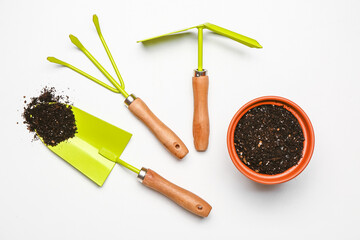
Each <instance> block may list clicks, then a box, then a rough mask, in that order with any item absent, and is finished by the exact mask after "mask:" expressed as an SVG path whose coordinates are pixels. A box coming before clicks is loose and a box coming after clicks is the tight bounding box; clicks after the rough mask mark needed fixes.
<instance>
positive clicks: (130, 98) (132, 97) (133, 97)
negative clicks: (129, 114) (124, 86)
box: [124, 93, 137, 107]
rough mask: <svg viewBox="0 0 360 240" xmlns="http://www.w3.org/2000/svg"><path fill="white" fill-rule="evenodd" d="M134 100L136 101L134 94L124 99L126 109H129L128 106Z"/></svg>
mask: <svg viewBox="0 0 360 240" xmlns="http://www.w3.org/2000/svg"><path fill="white" fill-rule="evenodd" d="M135 99H137V97H136V96H135V94H133V93H132V94H130V95H129V96H128V97H127V98H126V99H125V101H124V103H125V105H126V107H129V105H130V104H131V103H132V102H133V101H135Z"/></svg>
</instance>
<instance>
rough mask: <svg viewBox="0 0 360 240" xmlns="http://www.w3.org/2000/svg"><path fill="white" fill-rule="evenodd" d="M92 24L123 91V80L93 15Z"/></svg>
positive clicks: (97, 20)
mask: <svg viewBox="0 0 360 240" xmlns="http://www.w3.org/2000/svg"><path fill="white" fill-rule="evenodd" d="M93 22H94V25H95V28H96V31H97V33H98V35H99V38H100V40H101V43H102V45H103V46H104V48H105V51H106V54H107V55H108V57H109V59H110V62H111V64H112V66H113V68H114V70H115V72H116V75H117V76H118V78H119V81H120V85H121V87H122V88H123V89H125V83H124V81H123V79H122V77H121V75H120V72H119V69H118V68H117V66H116V63H115V61H114V58H113V57H112V54H111V52H110V49H109V47H108V46H107V44H106V42H105V39H104V37H103V35H102V33H101V29H100V24H99V18H98V17H97V16H96V14H94V15H93Z"/></svg>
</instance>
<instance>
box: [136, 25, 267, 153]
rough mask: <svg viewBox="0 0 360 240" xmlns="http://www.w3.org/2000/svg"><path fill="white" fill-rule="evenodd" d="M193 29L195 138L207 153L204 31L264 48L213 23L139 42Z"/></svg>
mask: <svg viewBox="0 0 360 240" xmlns="http://www.w3.org/2000/svg"><path fill="white" fill-rule="evenodd" d="M193 28H197V29H198V68H197V69H195V71H194V76H193V78H192V84H193V92H194V119H193V136H194V145H195V148H196V150H198V151H205V150H206V149H207V147H208V144H209V133H210V127H209V113H208V99H207V98H208V88H209V77H208V76H207V71H206V70H205V69H203V29H209V30H211V31H213V32H215V33H217V34H220V35H223V36H225V37H228V38H230V39H232V40H234V41H237V42H239V43H242V44H244V45H246V46H248V47H251V48H262V46H261V45H260V44H259V43H258V42H257V41H256V40H254V39H251V38H249V37H246V36H243V35H240V34H238V33H236V32H233V31H230V30H227V29H225V28H222V27H219V26H216V25H214V24H211V23H204V24H200V25H198V26H194V27H190V28H186V29H182V30H179V31H176V32H171V33H167V34H163V35H160V36H157V37H153V38H148V39H145V40H141V41H138V42H146V41H151V40H153V39H156V38H160V37H165V36H168V35H172V34H175V33H180V32H184V31H187V30H190V29H193Z"/></svg>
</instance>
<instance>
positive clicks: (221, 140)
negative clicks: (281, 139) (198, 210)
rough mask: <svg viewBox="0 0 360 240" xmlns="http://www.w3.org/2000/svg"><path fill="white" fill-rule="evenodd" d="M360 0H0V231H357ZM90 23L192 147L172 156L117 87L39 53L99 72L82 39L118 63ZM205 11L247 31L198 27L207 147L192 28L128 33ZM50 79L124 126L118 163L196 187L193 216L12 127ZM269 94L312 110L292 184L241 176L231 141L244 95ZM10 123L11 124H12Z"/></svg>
mask: <svg viewBox="0 0 360 240" xmlns="http://www.w3.org/2000/svg"><path fill="white" fill-rule="evenodd" d="M359 12H360V4H359V1H356V0H354V1H349V0H343V1H330V0H328V1H325V0H324V1H287V0H283V1H280V0H273V1H266V0H263V1H261V0H258V1H235V0H234V1H193V0H191V1H188V0H182V1H165V0H163V1H127V2H125V1H74V0H73V1H65V0H64V1H45V0H44V1H38V0H36V1H35V0H32V1H4V0H1V1H0V31H1V33H0V34H1V35H0V69H1V76H0V79H1V80H0V83H1V87H0V104H1V118H0V121H1V122H0V123H1V137H0V146H1V165H0V239H140V238H141V239H142V238H144V239H145V238H146V239H193V238H198V239H199V238H201V239H205V238H206V239H221V238H229V237H234V238H236V239H359V238H360V233H359V229H358V228H359V223H360V221H359V220H360V204H359V202H360V187H359V183H360V178H359V176H360V174H359V171H360V158H359V133H360V131H359V117H360V114H359V104H360V97H359V78H360V70H359V69H360V68H359V60H360V47H359V43H360V26H359V24H360V15H359ZM94 13H96V14H97V15H98V16H99V19H100V25H101V26H102V32H103V34H104V37H105V39H106V40H107V43H108V45H109V47H110V49H111V50H112V53H113V56H114V58H115V60H116V62H117V64H118V67H119V69H120V72H121V74H122V76H123V78H124V80H125V83H126V89H127V90H128V92H130V93H135V94H136V95H138V96H140V97H141V98H142V99H143V100H144V101H145V102H146V103H147V104H148V106H150V108H151V109H152V110H153V111H154V112H155V113H156V114H157V115H158V117H159V118H160V119H161V120H162V121H164V122H165V123H166V124H167V125H168V126H170V127H171V128H172V129H173V130H174V131H175V132H176V133H177V134H178V135H179V136H180V137H181V138H182V140H183V141H184V142H185V143H186V144H187V146H188V148H189V150H190V153H189V154H188V155H187V156H186V158H185V159H183V160H182V161H178V160H176V159H175V158H174V157H172V156H171V155H170V154H169V153H168V152H167V151H166V150H165V149H164V148H163V147H162V146H161V144H160V143H159V142H158V141H157V140H156V139H155V137H154V136H153V135H152V134H151V133H150V131H149V130H148V129H147V128H146V127H145V126H144V125H143V124H142V123H141V122H140V121H138V120H137V119H136V118H135V117H134V116H133V115H132V114H131V113H130V112H129V111H128V110H127V109H126V107H125V106H124V104H123V97H122V96H121V95H117V94H114V93H112V92H110V91H108V90H106V89H104V88H102V87H100V86H98V85H96V84H95V83H92V82H90V81H89V80H87V79H86V78H84V77H82V76H80V75H78V74H76V73H74V72H73V71H71V70H69V69H66V68H62V67H58V66H56V65H54V64H51V63H49V62H47V61H46V57H47V56H56V57H58V58H60V59H62V60H65V61H68V62H70V63H72V64H73V65H75V66H77V67H79V68H80V69H83V70H85V71H86V72H88V73H90V74H92V75H94V76H96V77H98V78H100V79H102V80H104V81H106V79H105V78H104V77H103V76H102V74H101V73H100V72H99V71H97V69H96V68H95V67H94V66H93V65H92V64H91V62H90V61H89V60H88V59H87V58H86V57H85V56H84V55H83V54H82V53H81V52H80V51H78V50H77V49H76V47H74V46H73V45H72V44H71V42H70V40H69V39H68V35H69V34H70V33H72V34H74V35H75V36H77V37H78V38H79V39H80V40H81V41H82V42H83V44H84V45H85V46H86V47H87V48H88V49H89V50H90V51H91V52H92V53H93V55H94V56H95V57H97V58H98V60H99V61H100V62H101V63H103V64H104V65H105V67H106V68H107V69H109V71H110V70H111V71H110V72H111V73H113V71H112V68H111V64H110V63H109V61H108V59H107V56H106V54H105V51H104V50H103V47H102V45H101V42H100V40H99V39H98V36H97V34H96V31H95V27H94V26H93V24H92V14H94ZM204 22H210V23H214V24H216V25H219V26H222V27H226V28H229V29H231V30H233V31H236V32H239V33H241V34H244V35H246V36H249V37H252V38H255V39H256V40H258V41H259V43H260V44H261V45H262V46H263V49H251V48H248V47H246V46H243V45H241V44H239V43H237V42H234V41H232V40H230V39H226V38H224V37H222V36H218V35H215V34H212V33H210V32H209V31H207V30H205V33H204V67H205V68H206V69H208V70H209V77H210V88H209V109H210V121H211V135H210V145H209V148H208V150H207V151H206V152H205V153H198V152H196V151H195V149H194V147H193V144H192V142H193V138H192V112H193V99H192V86H191V76H192V71H193V69H195V68H196V67H197V40H196V38H197V37H196V36H197V35H196V31H190V33H188V34H184V35H181V36H177V37H170V38H168V39H163V40H161V41H160V40H159V41H155V42H153V43H151V44H149V45H146V46H144V45H142V44H138V43H136V41H137V40H141V39H144V38H148V37H152V36H156V35H160V34H163V33H167V32H171V31H175V30H178V29H181V28H186V27H190V26H194V25H198V24H200V23H204ZM46 85H49V86H55V87H56V88H57V89H58V90H63V91H64V93H65V94H67V95H69V96H70V98H71V100H72V101H73V102H74V104H75V106H77V107H79V108H81V109H83V110H85V111H87V112H89V113H92V114H94V115H95V116H98V117H100V118H102V119H104V120H106V121H108V122H110V123H112V124H115V125H116V126H119V127H121V128H123V129H125V130H127V131H129V132H131V133H133V134H134V135H133V138H132V140H131V141H130V143H129V144H128V146H127V148H126V149H125V152H124V153H123V155H122V159H124V160H126V161H128V162H130V163H132V164H134V165H135V166H137V167H141V166H146V167H150V168H152V169H154V170H156V171H157V172H158V173H160V174H161V175H163V176H165V177H166V178H168V179H169V180H171V181H173V182H175V183H177V184H178V185H180V186H183V187H185V188H187V189H189V190H191V191H193V192H195V193H196V194H198V195H200V196H201V197H203V198H204V199H206V200H207V201H208V202H209V203H210V204H211V205H212V206H213V210H212V212H211V213H210V216H209V217H208V218H206V219H201V218H198V217H196V216H194V215H192V214H190V213H188V212H187V211H185V210H183V209H182V208H180V207H178V206H177V205H176V204H174V203H173V202H171V201H169V200H168V199H166V198H165V197H163V196H161V195H159V194H157V193H155V192H153V191H152V190H150V189H147V188H146V187H144V186H142V185H141V184H140V183H139V182H138V181H137V180H136V176H135V174H133V173H132V172H129V171H128V170H126V169H124V168H122V167H120V166H116V167H115V168H114V170H113V172H112V173H111V175H110V176H109V178H108V179H107V181H106V182H105V184H104V186H103V187H102V188H99V187H97V185H96V184H94V183H92V182H91V181H90V180H88V179H87V178H86V177H84V176H83V175H82V174H80V173H79V172H77V171H76V170H74V169H73V168H72V167H71V166H70V165H68V164H67V163H66V162H65V161H63V160H61V159H60V158H58V157H57V156H55V155H54V154H52V153H51V152H50V151H49V150H48V149H47V148H46V147H45V146H43V145H42V144H41V142H31V138H32V137H31V135H30V134H29V133H28V132H27V130H26V128H25V126H24V125H23V124H22V123H21V122H22V119H21V116H20V115H21V113H22V108H23V107H24V103H23V101H24V99H23V96H26V97H31V96H36V95H37V94H38V93H39V91H40V90H41V89H42V87H44V86H46ZM264 95H279V96H283V97H286V98H289V99H290V100H292V101H294V102H296V103H297V104H298V105H300V106H301V107H302V108H303V109H304V110H305V112H306V113H307V114H308V116H309V117H310V119H311V121H312V123H313V126H314V129H315V136H316V144H315V152H314V155H313V157H312V160H311V161H310V164H309V165H308V167H307V168H306V169H305V171H304V172H303V173H301V174H300V175H299V176H298V177H297V178H295V179H294V180H292V181H290V182H288V183H285V184H281V185H276V186H264V185H260V184H257V183H254V182H252V181H251V180H249V179H247V178H246V177H245V176H243V175H242V174H241V173H240V172H239V171H238V170H237V169H236V168H235V167H234V166H233V164H232V162H231V160H230V158H229V155H228V152H227V147H226V133H227V128H228V124H229V122H230V120H231V118H232V116H233V115H234V114H235V112H236V111H237V110H238V109H239V108H240V107H241V106H242V105H243V104H245V103H246V102H248V101H250V100H252V99H253V98H256V97H260V96H264ZM17 122H19V124H16V123H17Z"/></svg>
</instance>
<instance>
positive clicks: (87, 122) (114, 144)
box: [47, 15, 261, 217]
mask: <svg viewBox="0 0 360 240" xmlns="http://www.w3.org/2000/svg"><path fill="white" fill-rule="evenodd" d="M93 22H94V25H95V27H96V31H97V33H98V36H99V38H100V40H101V42H102V45H103V46H104V48H105V51H106V53H107V55H108V57H109V59H110V62H111V64H112V66H113V68H114V70H115V73H116V75H117V77H118V80H119V81H117V80H115V79H114V78H113V77H112V76H111V75H110V74H109V72H108V71H107V70H106V69H105V68H104V67H103V66H102V65H101V64H100V63H99V62H98V61H97V60H96V59H95V58H94V56H93V55H92V54H91V53H90V52H89V51H88V50H87V49H86V48H85V47H84V45H83V44H82V43H81V42H80V41H79V39H78V38H76V37H75V36H73V35H70V40H71V42H72V43H73V44H74V45H75V46H76V47H78V48H79V49H80V50H81V51H82V52H83V53H84V54H85V55H86V56H87V57H88V58H89V60H90V61H91V62H92V63H93V64H94V65H95V66H96V67H97V68H98V69H99V70H100V71H101V72H102V73H103V75H104V76H105V77H106V78H107V79H108V80H109V81H110V82H111V84H112V85H113V86H110V85H108V84H106V83H104V82H102V81H100V80H99V79H97V78H95V77H93V76H91V75H89V74H87V73H86V72H84V71H82V70H80V69H78V68H76V67H74V66H73V65H71V64H69V63H66V62H64V61H61V60H59V59H57V58H55V57H48V58H47V59H48V60H49V61H50V62H53V63H57V64H60V65H63V66H65V67H68V68H70V69H72V70H74V71H75V72H77V73H79V74H81V75H83V76H85V77H87V78H89V79H90V80H92V81H94V82H96V83H97V84H99V85H101V86H103V87H105V88H106V89H108V90H110V91H112V92H114V93H121V94H122V95H123V96H124V97H125V101H124V102H125V105H126V106H127V107H128V109H129V110H130V112H132V113H133V114H134V115H135V116H136V117H137V118H138V119H140V120H141V121H142V122H143V123H144V124H145V125H146V126H147V127H148V128H149V129H150V130H151V131H152V133H153V134H154V135H155V136H156V138H157V139H158V140H159V141H160V142H161V143H162V144H163V145H164V146H165V147H166V148H167V150H168V151H169V152H170V153H172V154H173V155H174V156H175V157H177V158H178V159H182V158H183V157H185V155H186V154H187V153H188V149H187V147H186V146H185V144H184V143H183V142H182V141H181V139H180V138H179V137H178V136H177V135H176V134H175V133H174V132H173V131H172V130H171V129H170V128H168V127H167V126H166V125H165V124H164V123H163V122H161V121H160V119H158V118H157V117H156V115H155V114H154V113H153V112H152V111H151V110H150V109H149V108H148V106H147V105H146V104H145V103H144V101H143V100H142V99H140V98H138V97H136V96H135V95H134V94H128V93H127V92H126V91H125V84H124V81H123V79H122V77H121V75H120V72H119V70H118V68H117V65H116V63H115V61H114V59H113V57H112V54H111V52H110V50H109V48H108V46H107V44H106V42H105V40H104V37H103V35H102V33H101V29H100V25H99V20H98V17H97V16H96V15H94V16H93ZM193 28H197V30H198V68H197V69H196V70H195V72H194V76H193V78H192V81H193V91H194V119H193V135H194V144H195V148H196V150H198V151H205V150H206V149H207V147H208V141H209V140H208V139H209V116H208V103H207V96H208V85H209V79H208V76H207V71H206V70H205V69H203V30H204V29H208V30H211V31H213V32H215V33H217V34H220V35H223V36H225V37H228V38H230V39H233V40H235V41H238V42H240V43H242V44H244V45H246V46H248V47H253V48H261V45H260V44H259V43H258V42H257V41H256V40H254V39H251V38H248V37H245V36H243V35H240V34H238V33H235V32H232V31H230V30H227V29H224V28H221V27H219V26H216V25H213V24H210V23H205V24H201V25H198V26H194V27H191V28H187V29H183V30H180V31H176V32H172V33H169V34H165V35H161V36H158V37H155V38H159V37H164V36H167V35H170V34H175V33H180V32H183V31H187V30H190V29H193ZM155 38H149V39H145V40H142V41H139V42H145V41H150V40H152V39H155ZM71 109H72V111H73V113H74V117H75V120H76V126H77V133H76V134H75V137H73V138H71V139H68V140H67V141H64V142H61V143H60V144H59V145H57V146H54V147H52V146H47V147H48V148H49V149H50V150H51V151H53V152H54V153H56V154H57V155H58V156H60V157H61V158H63V159H64V160H65V161H67V162H68V163H69V164H71V165H72V166H74V167H75V168H76V169H77V170H79V171H80V172H82V173H83V174H84V175H86V176H87V177H88V178H90V179H91V180H92V181H94V182H95V183H96V184H98V185H99V186H102V185H103V183H104V181H105V180H106V178H107V177H108V175H109V174H110V172H111V170H112V169H113V167H114V165H115V164H116V163H119V164H120V165H122V166H124V167H126V168H127V169H129V170H131V171H133V172H135V173H136V174H137V178H138V179H139V180H140V182H141V183H142V184H143V185H145V186H147V187H150V188H152V189H154V190H156V191H158V192H160V193H161V194H163V195H165V196H166V197H168V198H169V199H171V200H173V201H174V202H176V203H177V204H178V205H180V206H181V207H183V208H185V209H187V210H188V211H190V212H192V213H194V214H196V215H198V216H200V217H207V216H208V215H209V213H210V211H211V206H210V205H209V204H208V203H207V202H206V201H204V200H203V199H201V198H200V197H198V196H197V195H195V194H193V193H191V192H189V191H187V190H185V189H183V188H181V187H179V186H177V185H175V184H173V183H171V182H169V181H167V180H166V179H164V178H162V177H161V176H160V175H158V174H157V173H156V172H154V171H153V170H151V169H147V168H141V169H138V168H136V167H134V166H132V165H130V164H128V163H126V162H125V161H123V160H121V159H120V156H121V154H122V152H123V151H124V149H125V147H126V145H127V144H128V142H129V141H130V138H131V136H132V135H131V134H130V133H129V132H127V131H124V130H122V129H120V128H118V127H115V126H113V125H111V124H109V123H107V122H105V121H103V120H101V119H99V118H96V117H94V116H93V115H91V114H88V113H86V112H84V111H82V110H80V109H78V108H76V107H74V106H72V107H71Z"/></svg>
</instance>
